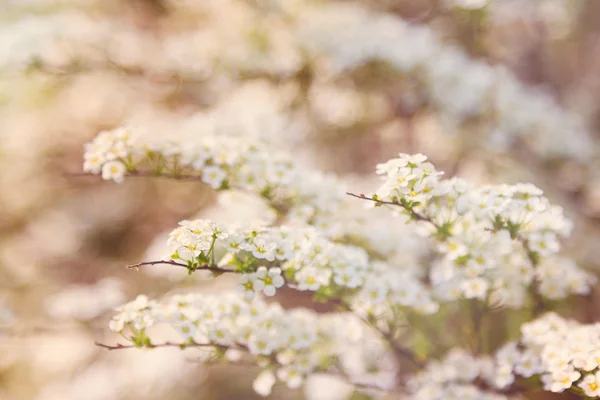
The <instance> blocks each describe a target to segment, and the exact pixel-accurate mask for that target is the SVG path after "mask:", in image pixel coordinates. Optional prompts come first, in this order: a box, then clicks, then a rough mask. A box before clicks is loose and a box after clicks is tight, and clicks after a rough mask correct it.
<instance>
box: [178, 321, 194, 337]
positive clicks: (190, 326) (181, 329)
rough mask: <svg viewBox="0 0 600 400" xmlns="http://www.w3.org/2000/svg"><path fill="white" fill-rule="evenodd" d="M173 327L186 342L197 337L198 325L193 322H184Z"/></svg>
mask: <svg viewBox="0 0 600 400" xmlns="http://www.w3.org/2000/svg"><path fill="white" fill-rule="evenodd" d="M173 327H174V328H175V330H176V331H177V333H179V335H181V337H182V338H183V339H185V340H188V339H193V338H194V337H195V336H196V325H195V324H194V323H193V322H191V321H188V320H183V321H180V322H178V323H176V324H174V325H173Z"/></svg>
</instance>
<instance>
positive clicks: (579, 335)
mask: <svg viewBox="0 0 600 400" xmlns="http://www.w3.org/2000/svg"><path fill="white" fill-rule="evenodd" d="M521 333H522V336H521V338H520V339H519V341H513V342H508V343H506V344H505V345H504V346H502V347H501V348H500V349H498V350H497V351H496V353H495V354H494V356H493V357H488V356H473V355H471V354H469V353H467V352H465V351H464V350H460V349H453V350H452V351H451V352H450V353H449V354H448V356H447V357H446V358H445V359H444V360H442V361H439V362H437V361H436V362H430V363H428V365H427V366H426V367H425V369H424V370H423V371H421V372H419V373H418V374H416V375H415V376H413V377H411V378H410V379H409V380H408V382H407V383H408V387H409V389H411V391H412V392H413V393H414V398H415V399H434V398H440V396H442V393H443V394H444V396H442V397H443V398H479V397H469V396H467V397H455V396H454V397H453V395H451V393H453V391H454V390H455V389H454V388H455V387H456V386H458V387H460V388H463V389H464V388H465V387H468V388H469V389H468V390H469V391H471V393H472V392H474V391H475V390H479V389H480V388H485V389H486V390H490V391H493V392H494V396H497V395H503V393H504V394H509V393H518V392H519V391H524V390H525V389H526V386H522V385H520V384H519V383H518V381H517V380H518V379H529V378H532V377H535V378H539V379H540V380H541V382H542V384H543V389H544V390H546V391H551V392H563V391H565V390H570V391H574V392H576V393H578V394H585V396H587V397H600V372H599V371H600V326H599V325H598V324H581V323H579V322H576V321H573V320H567V319H564V318H562V317H560V316H559V315H558V314H555V313H552V312H550V313H547V314H545V315H543V316H542V317H540V318H538V319H536V320H534V321H531V322H528V323H526V324H524V325H522V326H521ZM491 398H505V397H491Z"/></svg>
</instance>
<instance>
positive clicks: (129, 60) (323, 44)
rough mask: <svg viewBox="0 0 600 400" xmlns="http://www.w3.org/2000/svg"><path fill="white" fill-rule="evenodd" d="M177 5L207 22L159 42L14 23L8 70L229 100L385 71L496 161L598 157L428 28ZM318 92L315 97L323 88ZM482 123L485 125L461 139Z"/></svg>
mask: <svg viewBox="0 0 600 400" xmlns="http://www.w3.org/2000/svg"><path fill="white" fill-rule="evenodd" d="M460 3H462V4H472V3H475V4H477V3H481V2H480V1H473V0H469V1H466V0H462V1H461V2H460ZM169 7H170V9H171V12H172V13H173V15H177V16H180V15H182V14H184V13H185V14H188V13H189V14H192V15H198V17H199V18H198V19H199V20H201V21H202V23H201V24H197V25H194V24H192V25H190V27H189V28H188V29H177V30H174V31H172V32H169V31H167V32H164V35H160V38H153V37H151V36H150V35H146V34H144V33H143V32H137V31H135V30H132V29H130V28H127V27H126V26H125V24H119V23H116V22H114V21H112V20H111V19H110V18H104V19H103V18H91V17H89V16H86V15H84V14H83V13H62V14H61V13H58V14H54V15H50V16H43V17H40V16H36V17H30V18H28V19H24V20H22V21H19V22H16V23H14V24H10V25H8V26H7V27H6V28H5V29H3V30H1V31H0V41H2V42H3V43H6V46H4V47H3V50H6V51H4V52H0V68H2V67H4V68H6V69H9V70H10V69H13V68H14V67H15V66H16V67H17V68H21V69H22V68H25V67H26V66H27V65H31V64H33V65H35V62H36V61H37V60H39V61H40V62H41V63H42V64H43V66H46V65H49V66H50V69H52V68H56V67H59V68H61V67H64V66H65V65H66V66H69V65H70V64H74V65H75V66H76V67H79V68H84V69H85V68H90V69H93V68H102V67H103V66H104V67H105V68H116V69H119V66H120V68H121V69H122V70H127V69H128V68H131V69H134V70H136V69H140V70H143V71H148V72H149V73H150V74H158V75H159V76H160V75H161V74H162V75H167V76H172V75H173V74H175V75H179V76H181V77H182V79H183V80H184V81H185V79H192V80H194V81H200V82H203V83H204V84H206V85H207V86H208V87H210V86H211V85H212V86H217V87H221V86H219V85H221V84H222V83H223V82H227V84H226V85H225V87H226V90H224V91H229V90H230V86H235V85H238V84H239V83H240V81H243V80H244V79H245V76H249V77H253V76H271V77H274V78H275V79H287V80H289V81H301V80H303V79H304V78H305V77H306V76H305V74H304V72H305V71H306V70H312V71H314V72H315V75H317V76H324V77H329V76H336V75H339V74H342V73H347V72H351V71H353V70H356V69H359V68H361V67H363V66H365V65H367V64H369V63H370V62H381V63H385V64H386V65H388V66H390V67H391V71H392V72H391V73H396V74H399V75H400V76H401V77H402V78H404V79H405V80H406V81H408V82H414V84H413V85H411V87H407V88H405V89H406V90H407V92H408V93H406V97H407V98H414V101H413V103H414V107H415V108H417V107H420V106H424V105H426V104H427V105H430V106H431V107H428V109H429V110H431V111H432V112H433V113H435V114H437V115H439V117H440V120H441V121H443V122H444V126H445V130H448V131H456V132H460V131H462V130H464V131H465V132H468V133H469V134H470V135H473V134H474V133H475V134H477V137H479V138H480V139H481V140H480V143H481V144H482V145H485V146H487V147H488V148H489V150H491V151H496V150H498V149H503V150H506V149H508V148H510V146H511V145H512V144H514V143H515V141H516V140H517V139H519V138H524V139H525V141H527V142H528V143H529V144H530V145H531V147H532V148H533V150H534V151H536V153H537V154H538V156H540V157H541V158H552V157H556V156H558V157H567V158H575V159H582V160H586V159H588V158H589V157H590V156H592V155H593V146H592V144H591V140H590V136H589V133H588V132H587V130H586V128H585V126H584V124H583V123H582V121H580V120H579V119H578V118H577V117H576V116H574V115H572V114H570V113H568V112H566V111H565V110H563V109H562V108H561V107H560V106H559V105H558V104H557V103H556V101H555V100H554V99H553V98H552V96H551V95H549V94H547V93H544V92H541V91H536V90H532V89H529V88H527V87H525V86H524V85H523V84H521V83H520V82H519V81H518V79H517V78H516V77H515V76H514V75H513V74H511V73H510V72H509V71H507V70H506V69H505V68H503V67H501V66H491V65H488V64H487V63H484V62H479V61H475V60H473V59H471V58H470V57H469V56H468V55H467V54H466V53H465V52H464V51H462V50H460V49H458V48H456V47H453V46H450V45H447V44H445V43H444V42H443V40H442V39H440V38H439V37H437V35H436V34H435V33H434V32H433V30H431V29H430V28H429V27H426V26H415V25H414V24H411V23H408V22H406V21H404V20H402V19H401V18H399V17H397V16H394V15H391V14H389V13H382V12H377V11H372V10H370V9H369V8H368V7H366V6H364V5H359V4H355V3H352V4H349V3H347V2H336V1H332V2H317V3H315V2H312V1H307V0H302V1H293V2H290V1H288V0H285V1H282V0H277V1H268V2H261V4H260V5H256V6H249V5H248V4H247V2H246V1H243V0H236V1H219V2H214V1H211V2H196V1H193V2H172V4H170V5H169ZM510 7H512V8H515V7H514V6H510ZM510 7H508V8H510ZM533 8H534V9H535V7H533ZM200 16H201V17H200ZM232 20H234V21H235V23H231V21H232ZM40 27H42V29H40ZM82 32H85V34H84V35H82V34H81V33H82ZM348 43H353V46H348ZM189 49H194V51H192V52H190V51H189ZM149 55H152V57H149ZM107 56H108V60H106V58H107ZM115 65H116V67H115ZM308 83H309V85H310V86H311V87H312V86H313V85H314V86H315V87H314V88H313V89H318V88H319V86H320V85H321V83H319V82H308ZM221 89H223V88H222V87H221ZM339 89H341V88H339ZM339 89H335V90H333V93H337V92H338V91H339ZM317 91H318V90H317ZM312 92H314V90H312V91H311V93H312ZM343 97H344V98H346V100H345V101H348V102H349V103H350V104H349V107H346V108H348V109H349V110H350V115H349V120H352V118H353V117H354V116H356V114H358V113H359V109H360V107H359V108H358V109H357V106H356V104H357V102H355V101H352V99H351V98H352V96H351V95H350V96H343ZM321 102H322V101H321ZM329 103H334V102H329ZM335 103H336V104H337V103H339V101H336V102H335ZM344 113H347V112H344ZM474 119H476V120H477V121H482V123H481V124H479V125H478V126H477V127H476V128H475V129H460V128H461V127H462V126H463V125H464V123H465V122H469V123H472V122H473V120H474ZM342 125H343V123H342ZM453 126H456V127H457V129H452V127H453Z"/></svg>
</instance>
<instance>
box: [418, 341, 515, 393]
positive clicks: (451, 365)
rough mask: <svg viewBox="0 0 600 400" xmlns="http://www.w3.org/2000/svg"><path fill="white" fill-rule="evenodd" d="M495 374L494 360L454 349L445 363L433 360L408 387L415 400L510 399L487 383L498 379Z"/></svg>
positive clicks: (444, 360) (447, 356)
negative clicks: (495, 378)
mask: <svg viewBox="0 0 600 400" xmlns="http://www.w3.org/2000/svg"><path fill="white" fill-rule="evenodd" d="M494 372H495V371H493V363H492V362H491V360H489V359H485V358H479V357H476V356H473V355H471V354H469V353H468V352H466V351H464V350H462V349H458V348H455V349H453V350H451V351H450V352H449V353H448V354H447V355H446V357H445V358H444V359H443V360H440V361H431V362H429V363H428V364H427V365H426V367H425V368H424V369H423V370H422V371H420V372H419V373H417V374H415V375H413V376H411V377H410V378H409V379H408V381H407V388H408V390H409V392H410V394H411V396H410V398H411V399H415V400H417V399H419V400H436V399H449V400H464V399H472V400H475V399H486V400H502V399H507V398H508V396H506V395H504V394H502V393H501V391H499V390H496V389H494V387H491V386H490V384H489V382H488V380H489V379H490V378H492V379H493V378H494V377H495V373H494ZM482 382H486V383H487V384H485V383H484V384H482Z"/></svg>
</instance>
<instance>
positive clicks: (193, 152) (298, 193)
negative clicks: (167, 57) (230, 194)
mask: <svg viewBox="0 0 600 400" xmlns="http://www.w3.org/2000/svg"><path fill="white" fill-rule="evenodd" d="M134 135H135V137H136V139H135V140H133V139H132V137H133V136H134ZM184 143H185V144H184ZM84 159H85V162H84V170H85V171H88V172H90V173H93V174H99V173H102V177H103V179H106V180H113V181H115V182H123V180H124V178H125V176H126V175H128V174H130V175H144V176H145V175H156V176H161V175H163V176H171V177H173V178H186V179H197V180H199V181H202V182H204V183H206V184H208V185H210V186H211V187H212V188H214V189H216V190H225V189H238V190H243V191H247V192H250V193H255V194H257V195H260V196H262V197H264V198H265V199H267V200H268V201H269V202H270V203H271V204H273V206H274V207H276V208H278V209H282V210H285V211H286V212H287V214H288V215H289V218H290V220H291V221H300V222H311V223H312V224H315V225H321V226H323V227H326V225H327V222H328V221H329V215H330V214H331V213H332V212H333V211H335V210H336V208H337V206H338V205H339V204H340V202H341V201H342V198H343V197H342V196H343V190H342V189H341V186H340V183H339V182H338V181H337V180H336V179H334V178H332V177H328V176H327V175H323V174H320V173H317V172H315V171H309V170H304V169H302V168H300V167H298V166H296V165H295V164H293V163H292V162H291V161H290V159H289V157H288V156H287V155H286V154H285V153H281V152H276V153H272V152H270V151H269V149H268V148H260V147H259V146H257V145H255V144H254V141H252V140H247V139H244V138H241V137H229V138H224V137H218V138H217V137H216V136H214V137H213V136H206V137H202V138H200V139H197V140H195V141H191V143H188V142H184V141H164V140H162V141H161V140H150V139H149V138H147V137H146V135H143V134H139V133H138V132H136V133H135V134H134V133H133V131H132V129H130V128H126V127H125V128H117V129H115V130H112V131H105V132H102V133H100V134H99V135H98V136H97V137H96V138H95V139H94V140H93V141H92V142H91V143H89V144H87V145H86V151H85V154H84ZM336 189H337V190H336Z"/></svg>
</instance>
